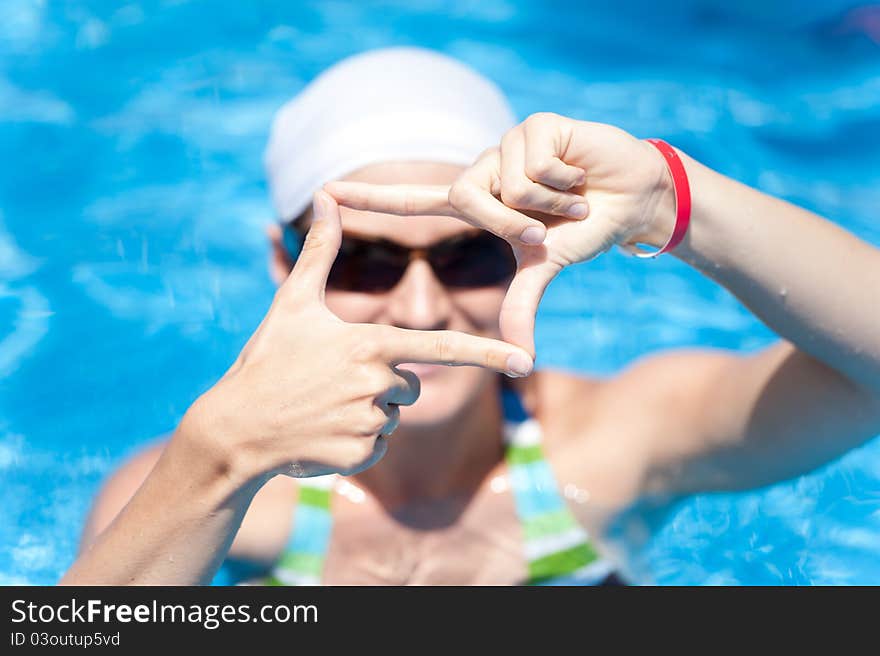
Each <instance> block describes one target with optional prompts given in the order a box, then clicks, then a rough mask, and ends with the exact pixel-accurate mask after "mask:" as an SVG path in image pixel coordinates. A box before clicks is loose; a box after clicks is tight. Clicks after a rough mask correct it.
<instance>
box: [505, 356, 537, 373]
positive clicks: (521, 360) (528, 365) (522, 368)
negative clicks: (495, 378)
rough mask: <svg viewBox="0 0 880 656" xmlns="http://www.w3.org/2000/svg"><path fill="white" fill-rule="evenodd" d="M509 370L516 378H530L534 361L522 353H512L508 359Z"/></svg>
mask: <svg viewBox="0 0 880 656" xmlns="http://www.w3.org/2000/svg"><path fill="white" fill-rule="evenodd" d="M507 370H508V371H509V372H510V373H512V374H513V375H514V376H528V375H529V374H530V373H532V360H531V358H528V357H527V356H525V355H523V354H522V353H512V354H511V355H510V356H509V357H508V358H507Z"/></svg>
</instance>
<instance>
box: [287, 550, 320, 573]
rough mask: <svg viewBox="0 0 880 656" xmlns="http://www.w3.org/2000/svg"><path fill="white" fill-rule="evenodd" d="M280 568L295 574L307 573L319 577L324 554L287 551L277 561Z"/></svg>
mask: <svg viewBox="0 0 880 656" xmlns="http://www.w3.org/2000/svg"><path fill="white" fill-rule="evenodd" d="M278 567H279V568H280V569H286V570H290V571H292V572H296V573H297V574H307V575H309V576H315V577H318V578H320V576H321V570H322V568H323V567H324V554H310V553H302V552H297V551H288V552H287V553H285V554H284V555H283V556H282V557H281V561H280V562H279V563H278Z"/></svg>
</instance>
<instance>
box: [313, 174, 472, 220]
mask: <svg viewBox="0 0 880 656" xmlns="http://www.w3.org/2000/svg"><path fill="white" fill-rule="evenodd" d="M324 190H325V191H326V192H327V193H328V194H330V195H331V196H333V198H335V199H336V201H337V202H338V203H339V204H340V205H345V206H346V207H350V208H352V209H355V210H367V211H370V212H384V213H386V214H398V215H401V216H418V215H422V214H425V215H434V216H456V213H455V210H453V208H452V206H451V205H450V204H449V187H448V186H446V185H406V184H399V185H374V184H369V183H366V182H345V181H334V182H328V183H327V184H325V185H324Z"/></svg>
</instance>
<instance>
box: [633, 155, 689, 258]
mask: <svg viewBox="0 0 880 656" xmlns="http://www.w3.org/2000/svg"><path fill="white" fill-rule="evenodd" d="M645 141H647V142H648V143H649V144H651V145H652V146H654V147H655V148H657V150H659V151H660V154H661V155H663V159H664V160H666V168H668V169H669V174H670V175H671V176H672V189H673V191H674V192H675V227H674V228H673V229H672V234H671V235H670V236H669V239H668V241H667V242H666V243H665V244H663V246H662V247H661V248H660V250H658V251H646V250H644V249H642V248H640V247H638V246H636V245H634V244H628V245H626V246H625V248H626V249H627V250H628V251H629V252H630V253H632V254H633V255H635V256H636V257H657V256H658V255H660V254H662V253H668V252H669V251H671V250H672V249H673V248H675V247H676V246H678V245H679V244H680V243H681V241H682V240H683V239H684V236H685V234H687V229H688V225H690V222H691V186H690V184H688V176H687V171H685V169H684V164H683V163H682V161H681V159H680V158H679V156H678V153H676V152H675V149H674V148H673V147H672V146H670V145H669V144H668V143H666V142H665V141H663V140H662V139H645Z"/></svg>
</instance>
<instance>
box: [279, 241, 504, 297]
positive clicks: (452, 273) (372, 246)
mask: <svg viewBox="0 0 880 656" xmlns="http://www.w3.org/2000/svg"><path fill="white" fill-rule="evenodd" d="M304 239H305V236H304V235H303V234H301V233H300V232H298V231H297V229H296V228H295V227H293V226H291V225H289V224H288V225H287V226H285V231H284V245H285V247H286V248H287V251H288V253H289V255H290V258H291V260H293V261H295V260H296V258H297V257H298V255H299V253H300V252H301V250H302V243H303V241H304ZM409 253H410V251H409V250H408V249H407V248H405V247H403V246H397V245H395V244H393V243H390V242H375V241H369V240H364V239H358V238H357V237H343V238H342V245H341V247H340V249H339V254H338V255H337V257H336V260H335V262H334V263H333V267H332V268H331V269H330V275H329V277H328V279H327V286H328V287H329V288H332V289H338V290H345V291H353V292H374V293H377V292H387V291H389V290H391V289H393V288H394V286H395V285H396V284H397V283H398V282H400V279H401V278H402V277H403V275H404V273H405V272H406V269H407V267H408V266H409ZM428 259H429V261H430V264H431V267H432V268H433V270H434V273H435V275H436V276H437V278H438V279H439V280H440V282H442V283H443V284H444V285H446V286H448V287H457V288H462V289H467V288H479V287H491V286H493V285H498V284H500V283H502V282H505V281H506V280H509V279H510V278H511V277H512V276H513V274H514V273H515V272H516V259H515V257H514V255H513V251H512V250H511V248H510V245H509V244H508V243H507V242H505V241H504V240H502V239H500V238H498V237H496V236H494V235H492V234H490V233H488V232H481V233H479V234H476V235H466V236H462V237H459V238H453V239H451V240H449V241H446V242H443V243H441V244H438V245H436V246H434V247H433V248H430V249H429V251H428Z"/></svg>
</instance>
